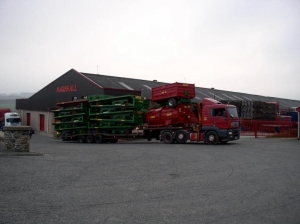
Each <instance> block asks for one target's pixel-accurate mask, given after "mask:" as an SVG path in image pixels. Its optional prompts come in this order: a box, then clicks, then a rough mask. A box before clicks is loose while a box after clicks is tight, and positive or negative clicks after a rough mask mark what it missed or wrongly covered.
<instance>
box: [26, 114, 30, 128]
mask: <svg viewBox="0 0 300 224" xmlns="http://www.w3.org/2000/svg"><path fill="white" fill-rule="evenodd" d="M26 117H27V119H26V120H27V123H26V125H27V126H30V113H27V114H26Z"/></svg>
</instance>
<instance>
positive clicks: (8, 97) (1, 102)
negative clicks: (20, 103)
mask: <svg viewBox="0 0 300 224" xmlns="http://www.w3.org/2000/svg"><path fill="white" fill-rule="evenodd" d="M32 95H33V93H28V92H23V93H12V94H6V93H0V109H4V108H9V109H10V110H11V111H16V99H22V98H25V99H27V98H29V97H31V96H32Z"/></svg>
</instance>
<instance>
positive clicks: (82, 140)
mask: <svg viewBox="0 0 300 224" xmlns="http://www.w3.org/2000/svg"><path fill="white" fill-rule="evenodd" d="M78 142H79V143H85V142H86V139H85V136H84V135H79V136H78Z"/></svg>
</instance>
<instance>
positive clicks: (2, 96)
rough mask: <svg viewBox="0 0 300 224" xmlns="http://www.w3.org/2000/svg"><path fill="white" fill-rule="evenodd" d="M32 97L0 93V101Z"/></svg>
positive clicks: (24, 93)
mask: <svg viewBox="0 0 300 224" xmlns="http://www.w3.org/2000/svg"><path fill="white" fill-rule="evenodd" d="M32 95H33V93H28V92H23V93H11V94H6V93H0V100H15V99H22V98H25V99H27V98H29V97H31V96H32Z"/></svg>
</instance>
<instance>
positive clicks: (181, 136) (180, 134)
mask: <svg viewBox="0 0 300 224" xmlns="http://www.w3.org/2000/svg"><path fill="white" fill-rule="evenodd" d="M175 139H176V141H177V142H178V143H180V144H184V143H186V141H187V140H188V135H187V133H186V131H182V130H179V131H177V132H176V137H175Z"/></svg>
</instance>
